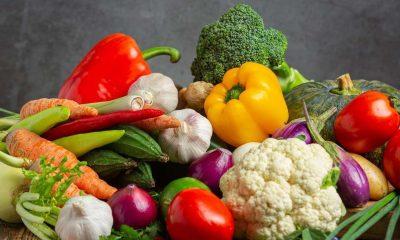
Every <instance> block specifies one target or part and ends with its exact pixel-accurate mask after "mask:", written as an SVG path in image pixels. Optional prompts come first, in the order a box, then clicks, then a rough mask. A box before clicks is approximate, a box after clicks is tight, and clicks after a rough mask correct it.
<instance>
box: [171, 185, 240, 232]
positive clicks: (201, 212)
mask: <svg viewBox="0 0 400 240" xmlns="http://www.w3.org/2000/svg"><path fill="white" fill-rule="evenodd" d="M167 230H168V233H169V235H170V236H171V238H172V239H173V240H189V239H190V240H204V239H212V240H231V239H232V238H233V230H234V223H233V217H232V214H231V213H230V212H229V210H228V208H227V207H226V206H225V205H224V203H223V202H222V201H221V200H220V199H219V198H218V197H217V196H215V195H214V194H212V193H210V192H209V191H206V190H203V189H187V190H183V191H181V192H180V193H179V194H178V195H177V196H176V197H175V198H174V199H173V200H172V202H171V204H170V205H169V208H168V214H167Z"/></svg>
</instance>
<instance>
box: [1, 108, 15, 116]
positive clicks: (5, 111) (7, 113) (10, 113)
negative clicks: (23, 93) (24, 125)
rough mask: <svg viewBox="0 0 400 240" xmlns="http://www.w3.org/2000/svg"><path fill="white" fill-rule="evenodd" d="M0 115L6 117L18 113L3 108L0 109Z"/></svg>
mask: <svg viewBox="0 0 400 240" xmlns="http://www.w3.org/2000/svg"><path fill="white" fill-rule="evenodd" d="M0 113H3V114H6V115H7V116H14V115H18V113H16V112H13V111H10V110H7V109H4V108H0Z"/></svg>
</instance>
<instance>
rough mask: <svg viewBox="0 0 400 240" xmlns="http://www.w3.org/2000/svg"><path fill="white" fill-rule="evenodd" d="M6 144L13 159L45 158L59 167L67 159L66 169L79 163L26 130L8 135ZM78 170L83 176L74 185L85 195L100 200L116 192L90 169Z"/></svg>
mask: <svg viewBox="0 0 400 240" xmlns="http://www.w3.org/2000/svg"><path fill="white" fill-rule="evenodd" d="M6 144H7V149H8V152H9V153H10V154H11V155H13V156H15V157H22V158H28V159H31V160H32V161H38V159H40V158H41V157H45V158H46V159H47V161H49V163H50V164H52V165H53V166H59V165H60V164H61V161H62V160H63V158H67V161H66V162H65V164H64V166H65V167H68V168H72V167H74V166H75V165H76V164H77V163H78V161H79V160H78V159H77V158H76V156H75V155H74V154H73V153H72V152H70V151H68V150H66V149H64V148H63V147H61V146H58V145H57V144H55V143H52V142H50V141H48V140H46V139H44V138H41V137H40V136H38V135H36V134H34V133H32V132H29V131H28V130H26V129H17V130H15V131H13V132H11V133H10V134H8V136H7V138H6ZM80 170H81V171H82V172H83V174H82V175H81V176H79V177H77V178H76V179H75V180H74V183H75V184H76V186H77V187H78V188H79V189H81V190H83V191H84V192H85V193H87V194H91V195H93V196H95V197H97V198H100V199H108V198H110V197H111V195H112V194H113V193H114V192H116V191H117V189H116V188H114V187H112V186H110V185H108V184H107V183H106V182H105V181H103V180H101V179H100V178H99V176H98V175H97V173H96V172H95V171H93V169H91V168H90V167H88V166H82V167H81V168H80Z"/></svg>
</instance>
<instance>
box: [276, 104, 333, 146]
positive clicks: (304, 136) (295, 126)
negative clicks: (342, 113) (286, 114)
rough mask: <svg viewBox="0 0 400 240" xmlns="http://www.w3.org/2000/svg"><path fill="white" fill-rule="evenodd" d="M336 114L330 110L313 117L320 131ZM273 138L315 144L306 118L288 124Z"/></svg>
mask: <svg viewBox="0 0 400 240" xmlns="http://www.w3.org/2000/svg"><path fill="white" fill-rule="evenodd" d="M335 112H336V110H335V109H329V110H328V111H326V112H324V113H322V114H321V115H319V116H316V117H312V118H313V121H314V122H316V126H317V129H318V131H321V130H322V129H323V128H324V126H325V122H326V121H327V120H328V119H329V118H330V117H331V116H332V115H333V114H334V113H335ZM272 137H273V138H277V139H288V138H298V139H300V140H302V141H304V142H305V143H306V144H310V143H312V142H313V139H312V136H311V133H310V131H309V130H308V127H307V122H306V120H305V119H304V118H299V119H295V120H293V121H291V122H290V123H288V124H286V126H284V127H283V128H280V129H278V130H277V131H276V132H275V133H274V134H273V135H272Z"/></svg>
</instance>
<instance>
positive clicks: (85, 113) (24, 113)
mask: <svg viewBox="0 0 400 240" xmlns="http://www.w3.org/2000/svg"><path fill="white" fill-rule="evenodd" d="M60 105H61V106H65V107H67V108H69V110H70V111H71V116H70V118H71V119H80V118H85V117H93V116H97V115H98V111H97V109H95V108H92V107H88V106H85V105H80V104H78V103H77V102H75V101H72V100H68V99H59V98H41V99H37V100H32V101H29V102H27V103H26V104H25V105H24V106H22V108H21V111H20V116H21V119H24V118H26V117H29V116H31V115H34V114H36V113H38V112H41V111H43V110H46V109H48V108H52V107H55V106H60Z"/></svg>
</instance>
